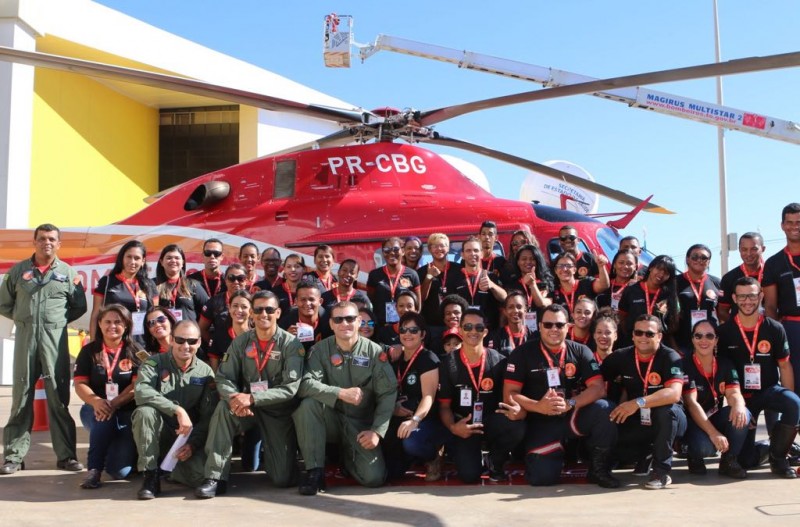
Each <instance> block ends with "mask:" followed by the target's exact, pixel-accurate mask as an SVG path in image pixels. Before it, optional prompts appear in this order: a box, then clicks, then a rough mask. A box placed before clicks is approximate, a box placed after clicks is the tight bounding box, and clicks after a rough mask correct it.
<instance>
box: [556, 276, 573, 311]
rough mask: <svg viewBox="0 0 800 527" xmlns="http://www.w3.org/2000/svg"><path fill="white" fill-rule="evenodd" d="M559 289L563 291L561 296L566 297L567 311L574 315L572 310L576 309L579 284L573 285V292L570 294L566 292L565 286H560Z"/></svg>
mask: <svg viewBox="0 0 800 527" xmlns="http://www.w3.org/2000/svg"><path fill="white" fill-rule="evenodd" d="M558 288H559V289H560V290H561V296H563V297H564V301H565V302H566V303H567V309H568V310H569V312H570V314H572V309H573V308H574V307H575V292H576V291H577V290H578V282H575V283H574V284H573V285H572V291H570V292H569V293H567V292H566V291H564V286H562V285H559V286H558Z"/></svg>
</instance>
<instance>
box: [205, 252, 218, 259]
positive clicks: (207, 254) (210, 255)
mask: <svg viewBox="0 0 800 527" xmlns="http://www.w3.org/2000/svg"><path fill="white" fill-rule="evenodd" d="M203 256H205V257H206V258H219V257H220V256H222V251H203Z"/></svg>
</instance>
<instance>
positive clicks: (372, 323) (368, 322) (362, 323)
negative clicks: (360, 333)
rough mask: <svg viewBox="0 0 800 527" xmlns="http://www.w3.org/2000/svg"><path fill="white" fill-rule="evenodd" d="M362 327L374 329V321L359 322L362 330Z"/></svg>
mask: <svg viewBox="0 0 800 527" xmlns="http://www.w3.org/2000/svg"><path fill="white" fill-rule="evenodd" d="M364 326H369V327H371V328H374V327H375V321H374V320H362V321H361V327H362V328H363V327H364Z"/></svg>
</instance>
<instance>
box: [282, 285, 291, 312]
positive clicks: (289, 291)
mask: <svg viewBox="0 0 800 527" xmlns="http://www.w3.org/2000/svg"><path fill="white" fill-rule="evenodd" d="M281 285H282V286H283V290H284V291H286V294H287V295H289V306H290V307H294V294H293V293H292V291H291V290H290V289H289V286H288V285H287V284H286V282H284V283H282V284H281Z"/></svg>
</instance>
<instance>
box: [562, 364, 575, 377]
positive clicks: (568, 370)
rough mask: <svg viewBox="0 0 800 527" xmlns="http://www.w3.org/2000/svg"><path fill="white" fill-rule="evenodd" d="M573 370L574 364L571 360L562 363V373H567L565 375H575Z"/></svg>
mask: <svg viewBox="0 0 800 527" xmlns="http://www.w3.org/2000/svg"><path fill="white" fill-rule="evenodd" d="M575 371H576V369H575V365H574V364H572V363H571V362H568V363H566V364H565V365H564V373H565V374H566V375H567V377H575Z"/></svg>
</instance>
